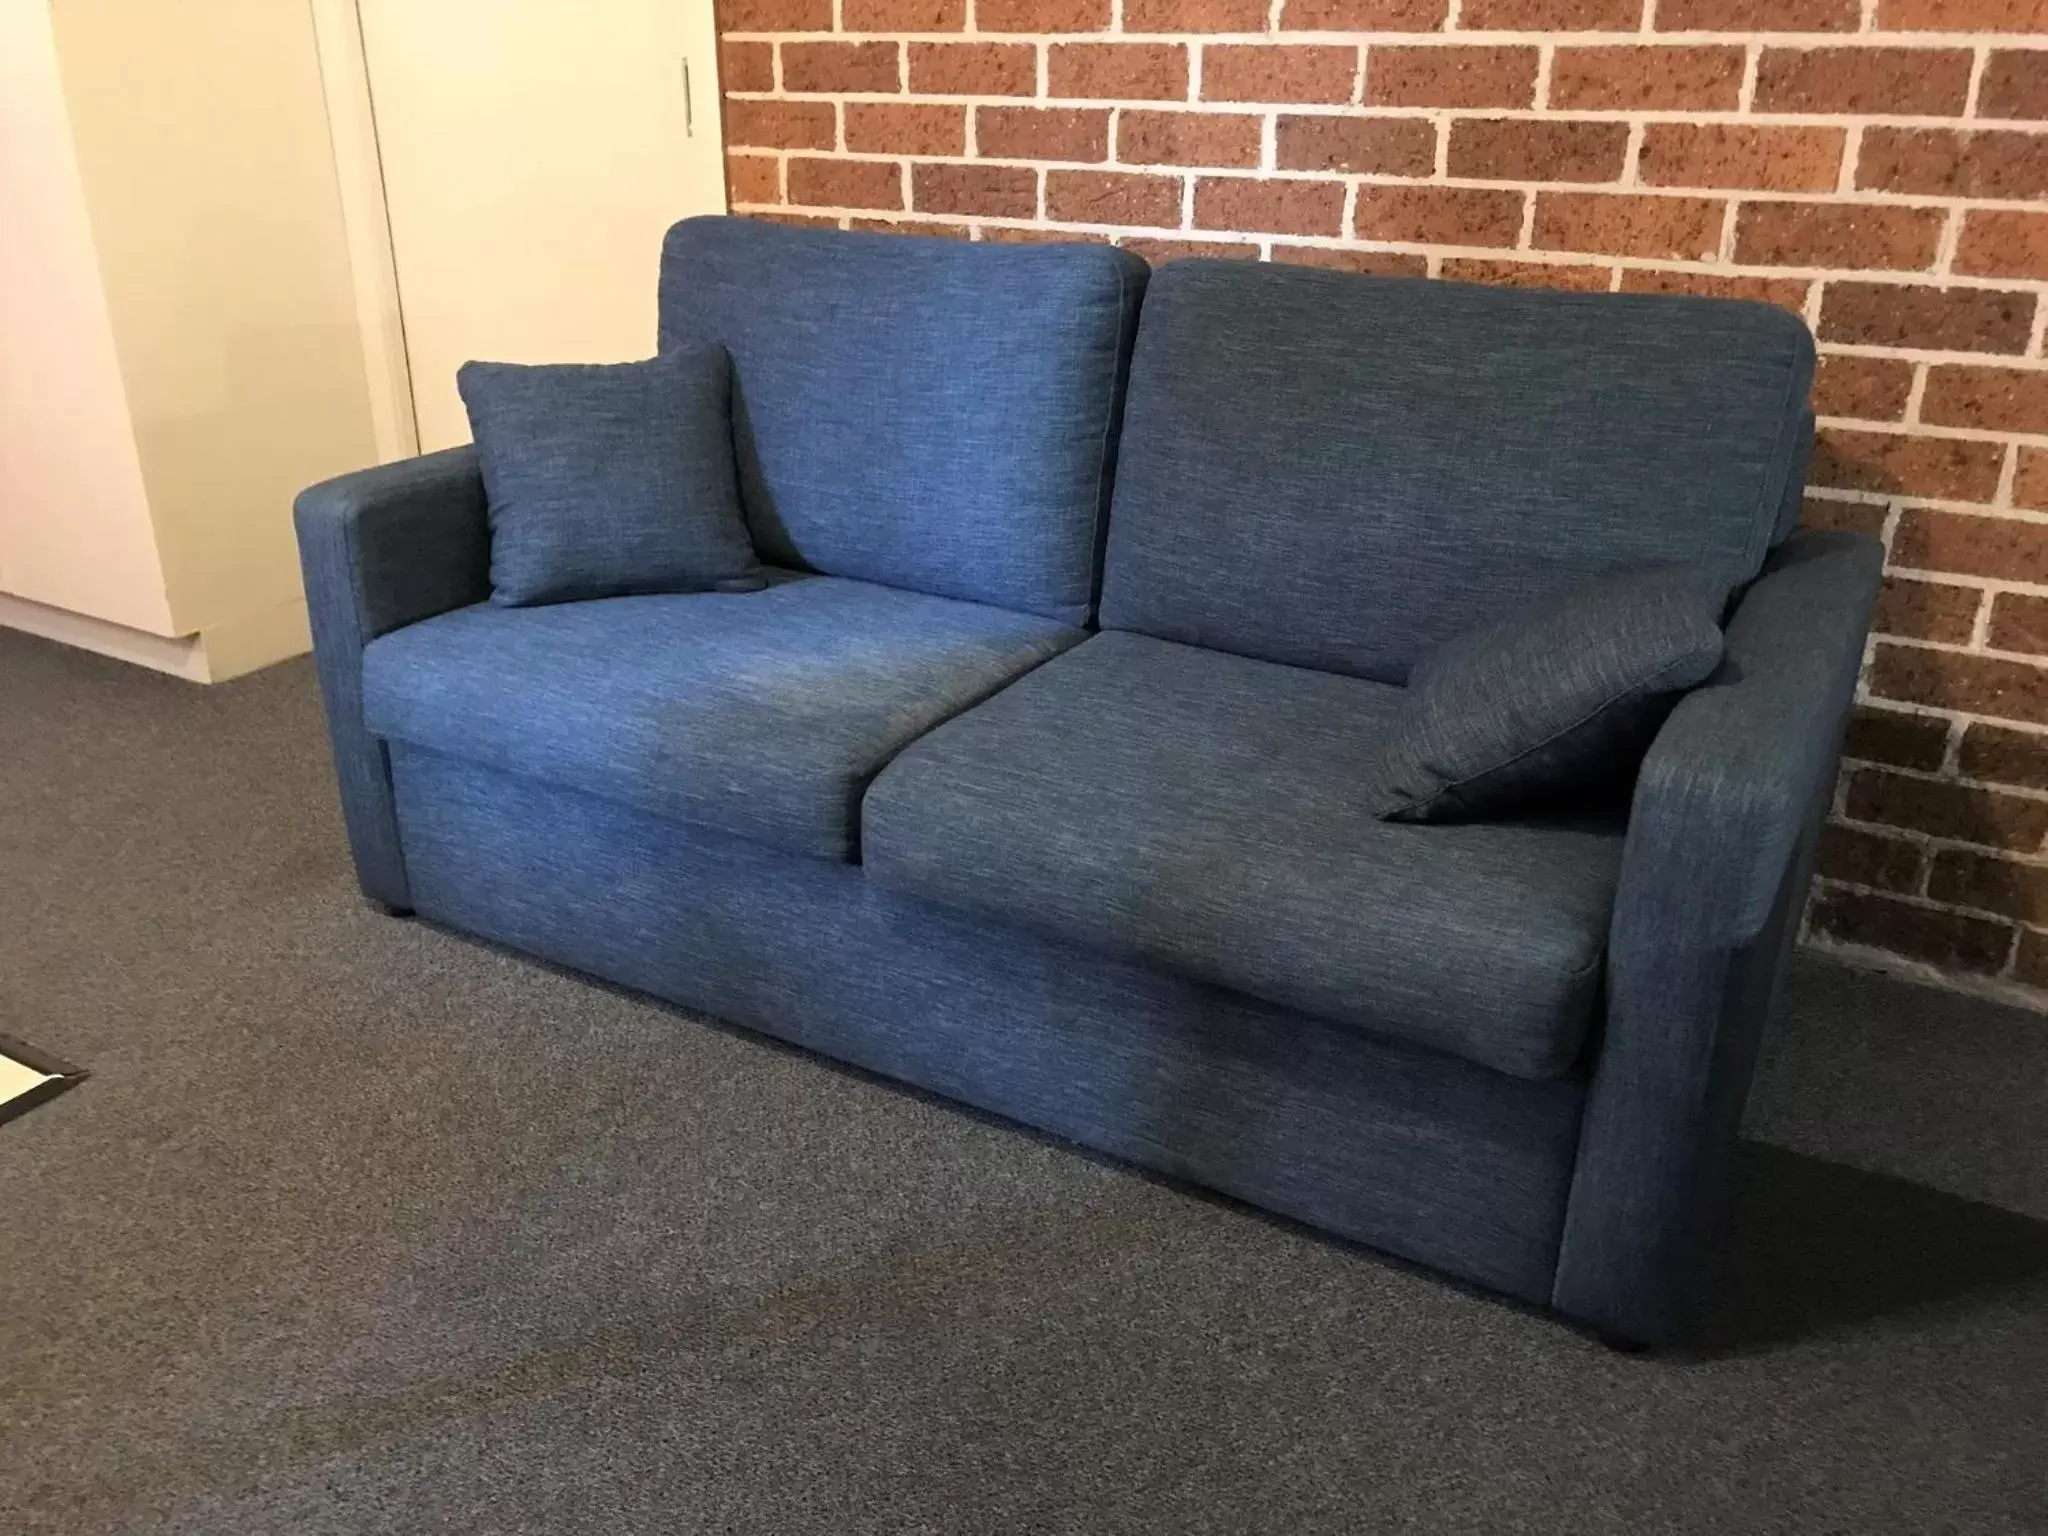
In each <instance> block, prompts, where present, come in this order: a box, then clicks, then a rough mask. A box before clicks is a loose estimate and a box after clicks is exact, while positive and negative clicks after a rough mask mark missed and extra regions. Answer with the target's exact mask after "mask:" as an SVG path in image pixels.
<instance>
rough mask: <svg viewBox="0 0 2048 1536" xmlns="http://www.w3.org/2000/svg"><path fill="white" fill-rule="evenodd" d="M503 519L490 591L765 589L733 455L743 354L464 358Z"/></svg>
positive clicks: (538, 598) (496, 510) (524, 599)
mask: <svg viewBox="0 0 2048 1536" xmlns="http://www.w3.org/2000/svg"><path fill="white" fill-rule="evenodd" d="M455 381H456V385H457V387H458V388H459V389H460V390H461V391H462V403H463V404H464V405H465V406H466V407H467V408H468V410H469V424H470V429H471V431H472V432H473V433H474V434H475V436H476V446H477V453H478V456H479V459H480V460H481V462H482V465H483V476H484V488H485V491H486V492H487V496H488V502H489V507H490V517H491V600H492V601H493V602H497V603H504V604H507V605H513V606H517V605H522V604H527V603H562V602H573V601H575V600H577V599H580V598H593V597H618V596H620V595H622V594H624V593H628V592H708V591H711V590H713V589H717V590H721V591H727V592H738V591H747V590H756V589H758V588H759V587H760V586H761V584H762V582H761V570H760V563H759V561H757V560H756V559H755V558H754V547H753V545H752V544H750V543H749V542H748V541H747V529H746V523H745V521H744V519H743V518H742V517H741V515H740V501H739V486H738V483H737V482H736V480H735V478H734V470H733V453H732V410H731V400H732V365H731V364H730V363H729V362H728V361H727V359H726V356H725V352H724V350H723V349H722V348H719V347H715V346H703V345H699V346H688V347H677V348H675V349H674V350H672V351H669V352H665V353H663V354H662V355H661V356H660V357H655V358H650V359H648V360H647V361H646V362H642V363H561V364H550V365H546V366H542V367H528V366H525V365H523V364H519V363H465V364H463V365H462V368H461V370H460V371H459V372H458V373H457V374H456V376H455Z"/></svg>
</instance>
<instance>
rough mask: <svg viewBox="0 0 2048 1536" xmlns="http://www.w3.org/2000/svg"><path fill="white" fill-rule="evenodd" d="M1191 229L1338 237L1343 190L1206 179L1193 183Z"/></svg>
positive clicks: (1278, 180)
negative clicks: (1193, 204)
mask: <svg viewBox="0 0 2048 1536" xmlns="http://www.w3.org/2000/svg"><path fill="white" fill-rule="evenodd" d="M1195 226H1196V228H1198V229H1232V230H1237V229H1241V230H1257V231H1259V232H1261V233H1265V234H1275V235H1340V234H1342V233H1343V232H1344V188H1343V186H1342V185H1341V184H1340V183H1338V182H1334V181H1301V180H1291V179H1288V178H1284V177H1258V176H1204V177H1203V178H1202V179H1201V180H1200V181H1198V182H1196V183H1195Z"/></svg>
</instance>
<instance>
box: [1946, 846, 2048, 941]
mask: <svg viewBox="0 0 2048 1536" xmlns="http://www.w3.org/2000/svg"><path fill="white" fill-rule="evenodd" d="M1927 894H1928V896H1929V897H1930V898H1931V899H1933V900H1935V901H1939V902H1945V903H1947V904H1948V905H1950V906H1954V907H1974V908H1975V909H1976V910H1977V911H1979V912H1996V913H1998V914H1999V915H2000V916H2001V917H2015V918H2018V919H2019V920H2020V921H2021V922H2026V923H2048V864H2022V863H2020V862H2019V861H2018V860H2016V859H2009V858H2000V857H1998V856H1997V855H1996V854H1989V853H1974V852H1971V851H1970V850H1968V849H1964V848H1943V849H1941V850H1940V851H1939V852H1937V853H1936V854H1935V855H1934V869H1933V872H1932V873H1931V874H1930V875H1929V876H1928V879H1927Z"/></svg>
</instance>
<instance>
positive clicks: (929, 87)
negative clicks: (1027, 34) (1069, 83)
mask: <svg viewBox="0 0 2048 1536" xmlns="http://www.w3.org/2000/svg"><path fill="white" fill-rule="evenodd" d="M910 88H911V89H912V90H913V91H921V92H923V93H924V94H926V95H929V96H1031V95H1035V94H1036V93H1037V90H1038V50H1037V49H1036V48H1033V47H1032V46H1030V45H1029V44H1028V43H912V44H911V45H910Z"/></svg>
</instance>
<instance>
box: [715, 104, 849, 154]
mask: <svg viewBox="0 0 2048 1536" xmlns="http://www.w3.org/2000/svg"><path fill="white" fill-rule="evenodd" d="M838 138H839V120H838V112H837V109H835V108H834V107H833V105H832V103H831V102H829V101H749V100H746V99H745V98H741V97H735V98H732V99H730V100H728V101H727V102H726V104H725V142H726V143H728V144H731V145H733V146H734V147H736V148H739V149H831V148H832V147H833V146H834V145H835V144H836V143H837V142H838Z"/></svg>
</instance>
